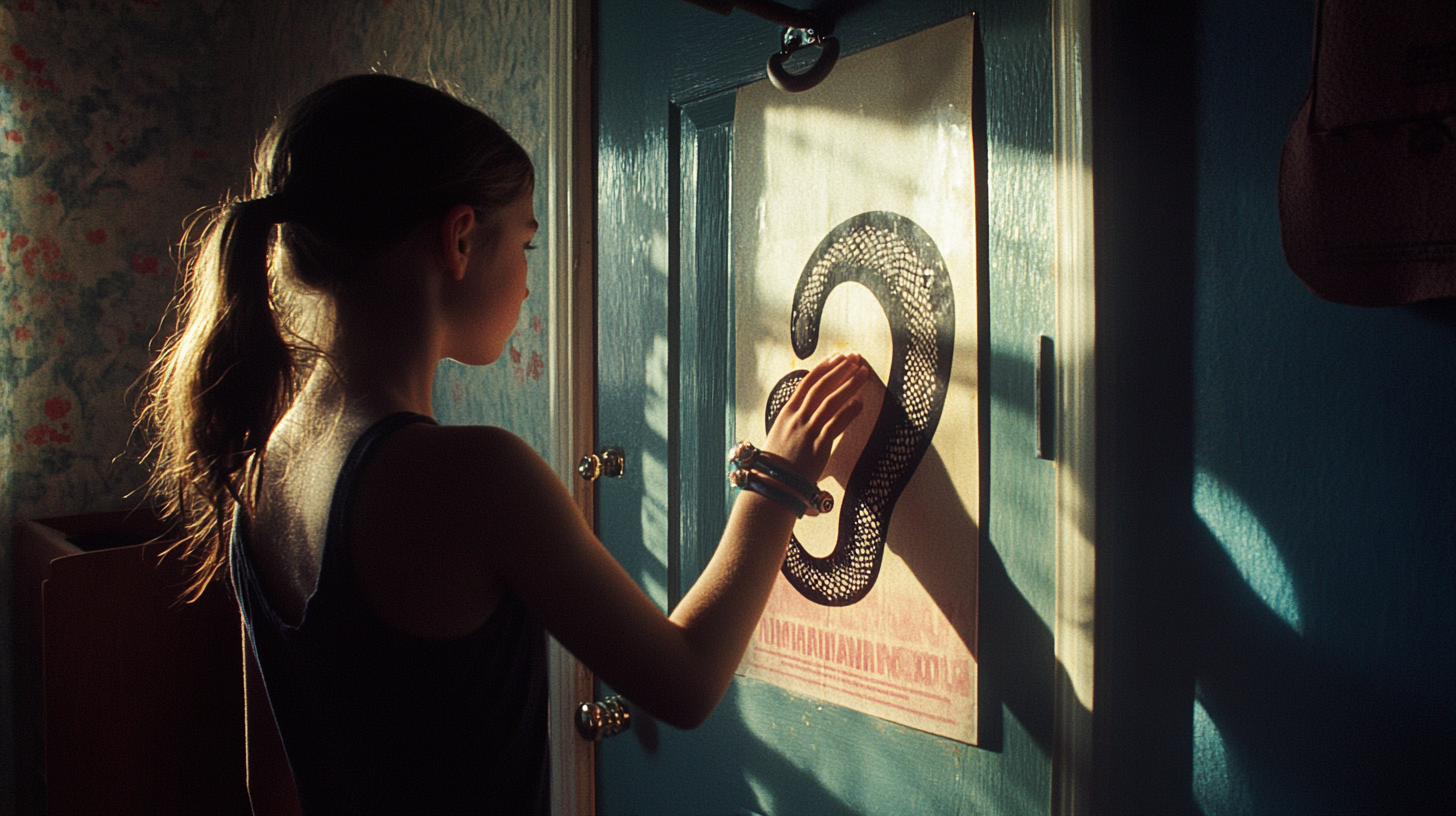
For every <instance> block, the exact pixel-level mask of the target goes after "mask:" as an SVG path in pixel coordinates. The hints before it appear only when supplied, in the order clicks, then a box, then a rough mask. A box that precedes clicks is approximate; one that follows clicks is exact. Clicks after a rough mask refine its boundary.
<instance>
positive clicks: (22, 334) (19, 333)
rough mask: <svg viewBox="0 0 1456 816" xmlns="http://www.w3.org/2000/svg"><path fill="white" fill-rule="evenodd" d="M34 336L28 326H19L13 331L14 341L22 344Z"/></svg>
mask: <svg viewBox="0 0 1456 816" xmlns="http://www.w3.org/2000/svg"><path fill="white" fill-rule="evenodd" d="M34 336H35V333H34V332H32V331H31V330H30V327H29V326H20V327H19V328H17V329H16V330H15V339H16V340H19V341H20V342H22V343H24V342H25V341H26V340H29V339H30V338H32V337H34Z"/></svg>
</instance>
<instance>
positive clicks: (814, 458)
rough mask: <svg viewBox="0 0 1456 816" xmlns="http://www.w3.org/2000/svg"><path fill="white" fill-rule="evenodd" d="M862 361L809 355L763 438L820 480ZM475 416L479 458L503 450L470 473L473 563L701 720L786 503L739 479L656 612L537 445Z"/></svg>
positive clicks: (667, 702) (748, 615)
mask: <svg viewBox="0 0 1456 816" xmlns="http://www.w3.org/2000/svg"><path fill="white" fill-rule="evenodd" d="M868 371H869V369H868V368H867V367H866V366H865V364H864V362H863V360H862V359H861V358H859V357H858V355H852V356H836V357H832V358H830V359H828V360H825V361H824V362H822V363H820V364H819V365H818V366H816V367H815V368H814V369H813V370H811V371H810V372H809V374H808V375H807V376H806V377H805V378H804V380H803V381H802V382H801V383H800V385H799V388H798V390H797V391H796V392H795V393H794V395H793V397H792V398H791V399H790V400H789V402H788V404H787V405H785V407H784V409H783V410H782V412H781V413H780V414H779V417H778V419H777V421H776V422H775V424H774V428H773V431H772V432H771V433H770V434H769V438H768V440H767V442H765V444H764V445H763V446H762V447H763V450H765V451H768V452H771V454H773V455H776V456H777V457H778V458H779V459H780V460H782V462H783V463H784V464H786V465H787V466H788V467H790V468H791V469H793V470H795V471H797V472H798V473H801V474H803V475H804V476H806V477H808V478H809V479H810V480H811V481H818V479H819V477H820V475H821V474H822V473H823V470H824V467H825V465H826V464H827V462H828V460H829V453H830V450H831V449H832V447H833V444H834V441H835V439H836V438H838V437H839V436H840V435H841V434H842V433H843V432H844V431H845V429H846V428H848V427H849V425H850V423H851V422H852V421H853V420H854V418H855V417H856V416H857V415H858V414H859V412H860V409H861V404H860V402H859V400H858V399H857V398H856V394H857V393H858V391H859V389H860V387H861V386H862V385H863V384H864V382H865V380H866V378H867V375H868ZM441 430H446V429H441ZM471 430H472V431H474V432H475V445H476V446H479V448H480V449H479V450H477V451H476V453H477V454H478V455H480V456H481V457H483V459H477V460H476V461H477V462H479V461H487V462H493V463H499V464H498V465H495V466H492V467H490V468H488V469H487V470H486V471H485V474H484V475H482V476H480V477H478V478H472V479H470V481H471V482H474V483H475V484H474V485H473V489H470V490H469V492H470V493H474V494H475V496H474V499H475V501H476V502H478V503H479V504H478V505H477V506H483V507H484V508H485V510H486V512H485V513H484V514H483V518H484V519H489V523H490V524H491V529H489V530H484V531H482V530H476V531H474V538H475V539H476V540H477V541H481V546H480V547H478V549H477V551H478V552H480V553H481V554H482V555H483V559H484V560H483V563H481V564H480V566H481V567H482V568H484V570H485V571H486V573H488V574H493V575H494V576H498V578H499V579H500V580H501V581H503V583H504V584H505V585H507V586H509V587H510V588H511V589H512V590H513V591H515V592H516V594H518V595H519V596H520V597H521V598H522V599H523V600H524V601H525V602H526V604H527V605H528V606H529V607H530V608H531V609H532V610H533V611H534V612H535V613H536V614H537V615H538V616H539V617H540V619H541V620H542V622H543V623H544V624H545V626H546V628H547V630H548V631H550V632H551V633H552V634H553V635H554V636H555V637H556V638H557V639H558V640H559V641H561V643H562V644H563V645H565V646H566V648H568V649H570V650H571V652H572V653H573V654H575V655H576V656H577V657H578V658H579V659H581V660H582V661H583V662H584V663H586V664H587V666H589V667H591V669H592V670H593V671H594V672H596V673H597V675H598V676H599V677H601V678H602V679H603V680H604V681H605V682H607V683H609V684H610V685H611V686H612V687H613V688H615V689H616V690H618V691H619V692H621V693H622V694H624V695H626V696H627V697H628V698H629V699H631V700H632V701H633V702H634V703H636V704H637V705H640V706H641V707H643V708H645V709H646V710H647V711H649V712H651V713H652V714H653V715H655V716H657V717H658V718H659V719H662V720H664V721H665V722H667V723H669V724H671V725H674V726H677V727H680V728H693V727H696V726H697V725H699V724H700V723H702V722H703V720H704V719H706V718H707V716H708V714H709V713H711V712H712V710H713V708H714V707H715V706H716V705H717V703H718V700H719V699H721V697H722V696H723V693H724V692H725V691H726V690H727V688H728V684H729V682H731V680H732V677H733V672H734V670H735V669H736V668H737V666H738V663H739V661H740V660H741V659H742V657H743V652H744V650H745V649H746V648H747V646H748V640H749V638H750V637H751V636H752V633H753V630H754V627H755V626H757V624H758V620H759V617H760V616H761V615H762V613H763V609H764V606H765V604H766V603H767V601H768V595H769V591H770V589H771V588H772V586H773V582H774V577H775V575H776V574H777V573H778V570H779V567H780V565H781V564H782V562H783V558H784V552H785V549H786V548H787V546H788V541H789V534H790V532H791V531H792V529H793V525H794V521H795V517H794V514H793V513H792V512H790V511H789V510H788V509H786V508H784V507H783V506H781V505H779V504H777V503H775V502H773V501H771V500H769V499H766V498H764V497H762V496H760V495H758V494H756V493H750V492H747V491H744V492H742V493H740V494H739V496H738V499H737V501H736V502H735V504H734V506H733V510H732V513H731V515H730V517H729V520H728V525H727V529H726V530H725V531H724V533H723V539H722V541H721V543H720V544H719V546H718V549H717V551H716V552H715V553H714V555H713V558H712V559H711V560H710V562H709V563H708V565H707V567H706V569H705V570H704V571H703V575H702V577H701V578H699V579H698V581H697V583H696V584H694V585H693V587H692V589H691V590H689V591H688V593H687V594H686V596H685V597H684V598H683V600H682V602H681V603H680V604H678V607H677V608H676V609H675V610H673V612H672V614H671V616H670V617H668V616H664V615H663V614H662V612H661V611H660V610H659V609H658V608H657V606H656V605H655V604H653V603H652V601H651V600H649V599H648V598H647V597H646V595H644V594H643V593H642V591H641V590H640V589H638V587H637V585H636V584H635V583H634V582H633V581H632V579H631V577H630V576H628V575H627V573H626V571H625V570H623V569H622V567H621V566H620V565H619V564H618V563H617V562H616V560H615V559H613V558H612V556H611V554H610V553H608V552H607V550H606V548H605V547H604V546H602V544H601V542H600V541H598V540H597V538H596V536H595V535H594V534H593V533H592V531H591V529H590V528H589V527H588V526H587V524H586V522H585V521H584V520H583V519H582V517H581V514H580V512H578V510H577V508H576V506H575V504H574V503H573V502H572V499H571V496H570V494H569V493H568V492H567V490H566V489H565V488H564V487H563V486H562V485H561V483H560V481H559V480H558V479H557V478H556V476H555V474H554V473H552V472H551V470H550V468H549V467H548V466H547V464H546V463H545V462H544V461H543V460H542V459H541V458H540V457H539V456H537V455H536V454H535V453H534V452H533V451H532V450H531V449H530V448H529V447H527V446H526V445H525V443H524V442H522V441H520V440H519V439H517V438H516V437H514V436H512V435H510V434H508V433H506V432H504V431H492V432H490V433H484V434H482V433H481V432H482V431H485V430H489V429H471ZM452 458H454V457H452ZM467 487H469V486H467ZM450 492H455V491H450ZM457 495H459V494H458V493H457ZM461 498H467V497H466V496H461ZM457 512H458V511H457ZM476 518H477V519H480V518H482V517H479V516H478V517H476ZM482 539H484V540H483V541H482ZM471 560H473V559H471Z"/></svg>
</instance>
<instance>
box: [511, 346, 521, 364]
mask: <svg viewBox="0 0 1456 816" xmlns="http://www.w3.org/2000/svg"><path fill="white" fill-rule="evenodd" d="M520 364H521V350H520V349H518V348H516V344H515V343H511V365H520Z"/></svg>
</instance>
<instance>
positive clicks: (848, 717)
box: [596, 0, 1055, 814]
mask: <svg viewBox="0 0 1456 816" xmlns="http://www.w3.org/2000/svg"><path fill="white" fill-rule="evenodd" d="M815 5H816V6H818V7H820V8H821V9H826V10H829V11H831V12H832V11H834V10H835V9H838V10H841V11H843V12H844V16H842V17H841V18H840V20H839V23H838V26H837V28H836V31H835V34H836V35H837V36H838V37H839V38H840V40H841V42H842V43H843V47H844V51H845V53H855V52H858V51H861V50H864V49H866V48H870V47H873V46H875V45H878V44H881V43H884V42H888V41H891V40H894V39H898V38H900V37H903V36H907V35H909V34H911V33H914V32H916V31H919V30H922V29H924V28H927V27H929V26H932V25H936V24H939V23H942V22H946V21H948V20H951V19H955V18H957V17H960V16H962V15H965V14H969V13H973V12H974V13H977V14H978V15H979V31H980V35H979V36H980V42H978V44H977V52H978V53H979V54H980V55H981V56H980V59H981V64H980V66H979V68H978V70H979V72H980V74H981V75H980V76H979V77H978V87H979V88H980V91H981V92H980V93H979V96H980V97H981V98H982V99H984V111H983V112H982V125H981V127H980V128H979V130H980V131H981V133H980V134H978V135H983V136H984V138H981V139H979V142H978V144H979V145H980V147H978V150H979V155H978V159H977V162H978V165H979V166H980V167H982V168H984V172H982V173H980V177H979V179H978V183H979V184H980V185H981V187H980V191H979V198H980V202H981V206H980V210H981V212H982V213H984V215H983V216H982V218H981V222H982V224H981V227H980V232H981V235H980V239H981V240H980V241H979V242H978V245H979V246H980V247H981V249H980V253H981V260H980V264H979V265H980V266H981V267H982V272H981V274H982V275H983V276H984V280H985V283H984V284H983V291H984V292H985V295H986V297H985V298H984V300H983V305H982V306H981V310H982V314H981V323H982V325H983V326H984V327H987V328H985V329H983V331H982V337H983V345H982V355H983V364H982V366H981V370H982V372H983V373H982V377H983V379H982V383H983V385H982V387H983V389H988V390H989V396H990V399H986V398H985V396H986V390H983V392H982V404H983V406H985V407H984V408H983V409H982V410H983V411H985V412H987V414H988V415H987V416H986V417H985V418H984V419H985V420H986V421H988V423H989V437H990V448H989V457H988V460H987V461H988V465H987V468H986V469H984V470H983V481H982V484H983V487H982V489H983V490H985V491H989V492H988V495H987V496H986V497H985V499H984V500H983V502H982V504H983V507H984V508H985V511H984V512H985V515H984V521H983V529H982V531H981V545H980V546H981V553H980V577H979V582H980V586H979V587H978V590H979V593H980V627H981V630H980V670H981V678H980V690H979V701H980V702H979V710H980V720H981V726H980V728H981V744H980V745H978V746H967V745H963V744H960V743H957V742H953V741H949V740H945V739H942V738H939V737H933V736H930V735H928V734H925V733H922V732H919V731H916V730H913V729H910V728H905V727H901V726H898V725H894V724H891V723H888V722H885V721H883V720H879V719H875V718H872V717H867V716H865V715H862V714H859V713H857V712H854V711H850V710H847V709H843V708H839V707H836V706H832V705H828V704H825V703H821V702H819V701H816V700H814V699H810V698H806V697H799V696H795V695H792V694H789V693H787V692H784V691H782V690H781V689H779V688H777V687H775V686H772V685H768V684H765V683H760V682H755V681H751V680H746V679H743V678H739V679H737V680H735V682H734V684H733V686H732V688H730V690H729V691H728V694H727V695H726V697H725V698H724V700H723V702H722V704H721V705H720V706H719V708H718V710H717V711H716V712H715V713H714V714H713V716H712V717H711V718H710V719H709V720H708V722H707V723H706V724H705V725H703V726H702V727H701V728H699V729H697V730H696V731H692V732H682V731H677V730H675V729H673V728H671V727H669V726H666V725H660V724H656V723H654V722H652V721H651V720H650V718H647V717H645V716H640V715H639V716H638V717H637V719H636V722H635V724H634V726H633V728H632V730H631V731H629V732H627V733H625V734H623V735H621V736H618V737H614V738H611V739H608V740H606V741H604V742H603V743H601V745H600V746H599V752H598V762H599V769H598V777H597V781H598V801H599V806H600V812H602V813H604V814H648V813H669V814H681V813H703V814H719V813H721V814H729V813H763V814H780V813H783V814H787V813H812V814H841V813H842V814H850V813H887V814H909V813H926V814H952V813H1045V812H1046V811H1047V808H1048V804H1049V798H1050V762H1049V759H1048V757H1049V753H1050V749H1051V728H1052V726H1051V723H1052V691H1053V682H1054V681H1053V674H1054V673H1053V657H1052V636H1051V629H1050V622H1051V621H1052V613H1053V605H1054V583H1053V582H1054V580H1055V574H1054V573H1055V546H1054V538H1053V521H1054V509H1055V508H1054V504H1055V503H1054V482H1053V478H1054V472H1053V470H1052V468H1053V465H1052V464H1051V463H1050V462H1046V461H1043V460H1040V459H1038V458H1037V457H1036V436H1035V421H1034V416H1033V414H1034V406H1035V393H1034V390H1033V388H1034V382H1035V376H1034V371H1035V368H1034V359H1035V357H1034V355H1035V350H1036V338H1037V336H1038V335H1041V334H1046V335H1054V332H1053V330H1052V329H1053V326H1052V325H1051V323H1052V320H1053V315H1054V303H1053V302H1052V297H1051V292H1052V290H1051V282H1052V278H1051V276H1052V259H1053V244H1052V235H1053V231H1052V226H1053V215H1054V213H1053V211H1052V207H1053V201H1054V189H1053V187H1052V185H1053V176H1052V163H1051V161H1052V110H1053V108H1052V86H1051V69H1052V56H1051V44H1052V38H1051V31H1050V29H1049V25H1050V23H1049V20H1050V15H1049V13H1048V10H1049V8H1048V5H1047V2H1045V0H1002V2H999V3H996V4H995V5H992V6H986V7H978V6H976V5H974V4H972V3H968V2H955V1H952V0H944V1H941V0H903V1H902V2H839V3H833V2H830V3H816V4H815ZM596 37H597V39H596V59H597V65H596V109H597V122H596V139H597V179H596V182H597V213H598V222H597V246H598V257H597V274H598V278H597V321H598V325H597V337H598V342H599V346H598V366H597V368H598V371H597V383H598V404H597V425H598V428H597V441H598V442H599V443H600V444H607V445H620V446H622V447H623V448H624V449H625V450H626V451H627V470H626V474H625V475H624V476H623V477H622V478H620V479H615V480H602V481H601V482H599V483H598V488H597V490H598V492H597V502H596V506H597V513H598V519H597V521H598V529H599V531H600V534H601V536H602V539H603V541H605V542H606V544H607V546H608V547H609V548H610V549H611V550H612V552H613V554H614V555H615V556H616V557H617V559H618V560H619V561H620V562H621V563H622V564H623V566H624V567H626V569H627V571H628V572H629V573H630V574H632V575H633V576H634V577H635V578H636V579H637V581H638V582H639V584H640V585H641V586H642V588H643V589H644V590H645V591H646V592H647V593H648V595H649V596H650V597H652V598H653V600H655V601H656V602H657V603H658V604H659V605H661V606H662V607H663V608H664V609H667V608H670V607H671V606H672V605H673V604H675V603H676V602H677V600H678V598H680V597H681V595H682V593H683V591H684V590H685V589H686V588H687V587H688V586H691V584H692V581H693V580H694V579H695V578H696V577H697V575H698V573H699V571H700V570H701V567H702V565H703V563H704V562H705V561H706V559H707V557H708V555H710V554H711V552H712V548H713V547H714V546H715V545H716V543H717V538H718V534H719V533H720V532H721V530H722V524H723V520H724V518H725V517H726V506H727V500H728V497H727V494H726V492H725V484H724V479H723V467H722V455H723V452H724V450H725V449H726V447H727V444H728V442H729V441H730V437H731V424H730V422H731V409H732V406H731V404H730V399H731V397H730V394H731V389H730V387H729V383H730V382H731V377H732V371H731V365H732V363H731V349H732V344H731V338H730V336H729V331H730V330H729V327H730V326H732V325H733V324H732V320H731V313H730V309H731V298H730V296H729V293H730V291H731V288H730V284H729V280H728V246H729V243H730V237H731V236H730V235H729V232H728V230H729V226H728V225H729V220H728V209H727V204H728V196H729V189H728V179H729V177H730V169H731V162H732V144H733V134H732V118H733V104H734V101H733V100H734V94H733V92H734V90H735V89H736V88H738V87H739V86H741V85H743V84H745V83H748V82H753V81H756V80H758V79H760V78H762V76H763V65H764V62H765V60H766V58H767V57H768V55H769V54H771V53H773V52H774V51H776V50H777V37H778V29H777V28H776V27H775V26H773V25H771V24H769V23H766V22H763V21H762V20H759V19H757V18H754V17H751V16H749V15H747V14H746V13H744V12H741V11H740V12H735V13H733V14H732V15H731V16H729V17H726V18H725V17H720V16H718V15H715V14H712V13H710V12H707V11H704V10H702V9H700V8H697V7H694V6H691V5H688V4H687V3H684V2H681V0H650V2H649V1H648V0H600V2H598V3H597V9H596ZM987 341H989V342H987ZM608 691H609V690H605V689H604V690H603V693H608Z"/></svg>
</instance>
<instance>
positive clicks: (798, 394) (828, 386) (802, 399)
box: [784, 354, 864, 411]
mask: <svg viewBox="0 0 1456 816" xmlns="http://www.w3.org/2000/svg"><path fill="white" fill-rule="evenodd" d="M863 364H864V361H863V360H862V359H861V358H860V356H859V355H858V354H855V355H846V354H836V355H834V356H833V357H829V358H827V359H825V360H823V361H822V362H820V363H819V364H818V365H816V366H814V368H812V369H811V370H810V371H809V373H808V374H807V375H805V376H804V379H803V380H802V381H800V383H799V387H798V388H797V389H795V390H794V394H793V396H792V397H790V398H789V402H788V404H786V405H785V406H784V410H785V411H789V410H797V409H798V408H799V407H800V406H803V405H805V404H808V405H815V404H818V403H820V402H822V401H823V400H824V397H825V395H827V394H830V393H832V392H833V390H834V389H835V388H837V387H838V386H839V384H840V383H841V382H843V380H844V379H845V378H847V377H851V376H853V375H854V373H855V371H857V370H858V368H859V367H860V366H862V365H863Z"/></svg>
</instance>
